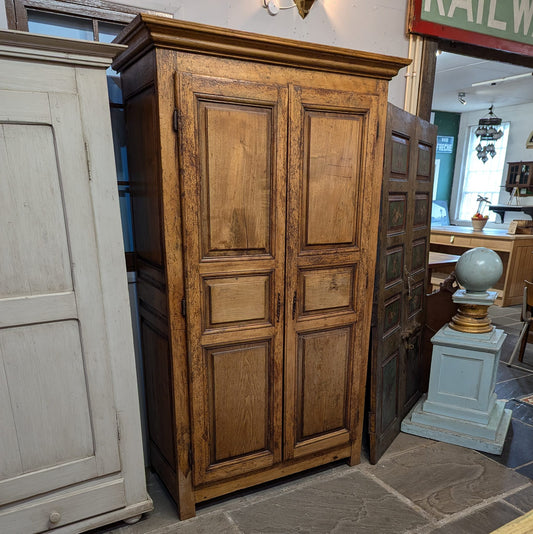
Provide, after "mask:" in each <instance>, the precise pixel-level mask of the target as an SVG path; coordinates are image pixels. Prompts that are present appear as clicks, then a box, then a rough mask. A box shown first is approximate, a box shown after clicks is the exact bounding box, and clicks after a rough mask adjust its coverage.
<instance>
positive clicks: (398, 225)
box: [387, 193, 407, 235]
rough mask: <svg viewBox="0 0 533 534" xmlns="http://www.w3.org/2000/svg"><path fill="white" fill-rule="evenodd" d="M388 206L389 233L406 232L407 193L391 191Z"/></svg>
mask: <svg viewBox="0 0 533 534" xmlns="http://www.w3.org/2000/svg"><path fill="white" fill-rule="evenodd" d="M388 206H389V211H388V217H387V234H388V235H392V234H400V233H402V232H405V223H406V218H407V195H406V194H405V193H390V194H389V202H388Z"/></svg>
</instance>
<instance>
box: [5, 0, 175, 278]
mask: <svg viewBox="0 0 533 534" xmlns="http://www.w3.org/2000/svg"><path fill="white" fill-rule="evenodd" d="M140 11H141V10H139V9H138V8H134V7H130V6H125V5H122V4H113V3H111V2H104V1H102V0H68V1H65V0H6V13H7V20H8V25H9V27H10V28H11V29H13V30H23V31H29V32H33V33H41V34H45V35H55V36H57V37H67V38H71V39H85V40H90V41H101V42H105V43H110V42H111V41H113V39H114V38H115V37H116V36H117V35H118V34H119V32H120V31H121V30H122V28H123V27H124V26H125V25H126V24H128V22H130V21H131V20H133V18H134V17H135V15H136V14H137V13H139V12H140ZM142 11H143V12H147V11H146V10H142ZM151 13H154V12H151ZM157 14H158V15H162V16H167V17H168V16H170V15H168V14H166V13H157ZM107 88H108V93H109V107H110V113H111V127H112V131H113V144H114V149H115V163H116V172H117V185H118V191H119V199H120V214H121V217H122V236H123V239H124V249H125V251H126V264H127V267H128V270H134V264H135V262H134V242H133V225H132V216H131V202H130V184H129V179H128V163H127V156H126V135H125V121H124V105H123V101H122V90H121V87H120V77H119V74H118V73H117V72H115V71H114V70H113V69H112V68H111V67H109V68H108V69H107Z"/></svg>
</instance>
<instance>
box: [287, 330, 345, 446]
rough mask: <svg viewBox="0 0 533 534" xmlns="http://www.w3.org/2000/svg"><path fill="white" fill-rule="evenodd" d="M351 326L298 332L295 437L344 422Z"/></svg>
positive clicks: (317, 431) (331, 428)
mask: <svg viewBox="0 0 533 534" xmlns="http://www.w3.org/2000/svg"><path fill="white" fill-rule="evenodd" d="M350 335H351V328H338V329H335V330H331V331H322V332H313V333H309V334H305V333H303V334H300V336H299V339H298V378H297V383H298V395H297V412H296V417H297V418H298V422H297V441H303V440H304V439H309V438H311V437H313V436H316V435H319V434H323V433H326V432H331V431H333V430H340V429H342V428H345V427H346V425H347V420H346V417H347V414H346V409H347V404H346V395H347V388H348V382H347V379H348V364H349V355H350V348H351V347H350V345H351V343H350Z"/></svg>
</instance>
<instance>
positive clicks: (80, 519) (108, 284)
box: [0, 31, 152, 534]
mask: <svg viewBox="0 0 533 534" xmlns="http://www.w3.org/2000/svg"><path fill="white" fill-rule="evenodd" d="M121 48H122V47H119V46H117V45H105V44H100V43H89V42H82V41H75V40H67V39H58V38H54V37H44V36H39V35H31V34H26V33H22V32H10V31H0V532H2V534H8V533H17V534H18V533H30V532H44V531H47V530H50V529H54V530H56V531H59V532H82V531H85V530H88V529H91V528H95V527H97V526H100V525H104V524H107V523H111V522H114V521H118V520H122V519H128V518H132V517H135V516H139V515H140V514H142V513H143V512H145V511H147V510H150V509H151V508H152V502H151V500H150V498H149V497H148V495H147V492H146V485H145V477H144V463H143V457H142V443H141V433H140V422H139V409H138V395H137V381H136V376H135V359H134V351H133V338H132V332H131V320H130V315H129V303H128V293H127V279H126V269H125V264H124V252H123V246H122V237H121V230H120V214H119V206H118V191H117V186H116V178H115V170H114V169H115V167H114V160H113V157H114V156H113V145H112V137H111V126H110V117H109V107H108V103H107V102H108V101H107V88H106V77H105V69H106V67H107V66H108V65H109V64H110V62H111V60H112V58H113V57H114V56H115V55H116V54H117V52H118V51H120V49H121Z"/></svg>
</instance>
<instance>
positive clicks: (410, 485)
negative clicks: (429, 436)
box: [367, 443, 528, 519]
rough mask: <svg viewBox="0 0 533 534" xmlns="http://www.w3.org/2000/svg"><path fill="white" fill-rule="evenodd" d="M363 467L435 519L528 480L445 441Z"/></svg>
mask: <svg viewBox="0 0 533 534" xmlns="http://www.w3.org/2000/svg"><path fill="white" fill-rule="evenodd" d="M367 470H368V471H370V472H371V473H373V474H374V475H375V476H377V477H378V478H380V479H381V480H382V481H383V482H385V483H386V484H388V485H389V486H392V487H393V488H394V489H395V490H396V491H398V492H399V493H401V494H402V495H403V496H405V497H406V498H408V499H410V500H411V501H412V502H413V503H415V504H416V505H418V506H419V507H421V508H422V509H423V510H425V511H426V512H427V513H428V514H431V515H432V516H433V517H435V518H437V519H441V518H443V517H446V516H449V515H452V514H455V513H457V512H460V511H462V510H465V509H466V508H469V507H471V506H474V505H477V504H479V503H481V502H482V501H483V500H485V499H488V498H490V497H495V496H498V495H501V494H502V493H504V492H507V491H509V490H511V489H513V488H517V487H519V486H521V485H524V484H525V483H527V481H528V480H527V479H526V478H524V477H522V476H521V475H518V474H516V473H515V472H513V471H511V470H509V469H506V468H505V467H503V466H501V465H499V464H498V463H496V462H493V461H492V460H491V459H489V458H487V457H485V456H484V455H482V454H480V453H478V452H476V451H473V450H470V449H467V448H463V447H457V446H455V445H450V444H447V443H435V444H434V445H431V446H428V447H424V448H422V449H415V450H413V451H408V452H406V453H404V454H400V455H397V456H390V457H387V458H383V459H382V460H381V461H380V462H379V463H378V464H376V465H375V466H369V467H368V468H367Z"/></svg>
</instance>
